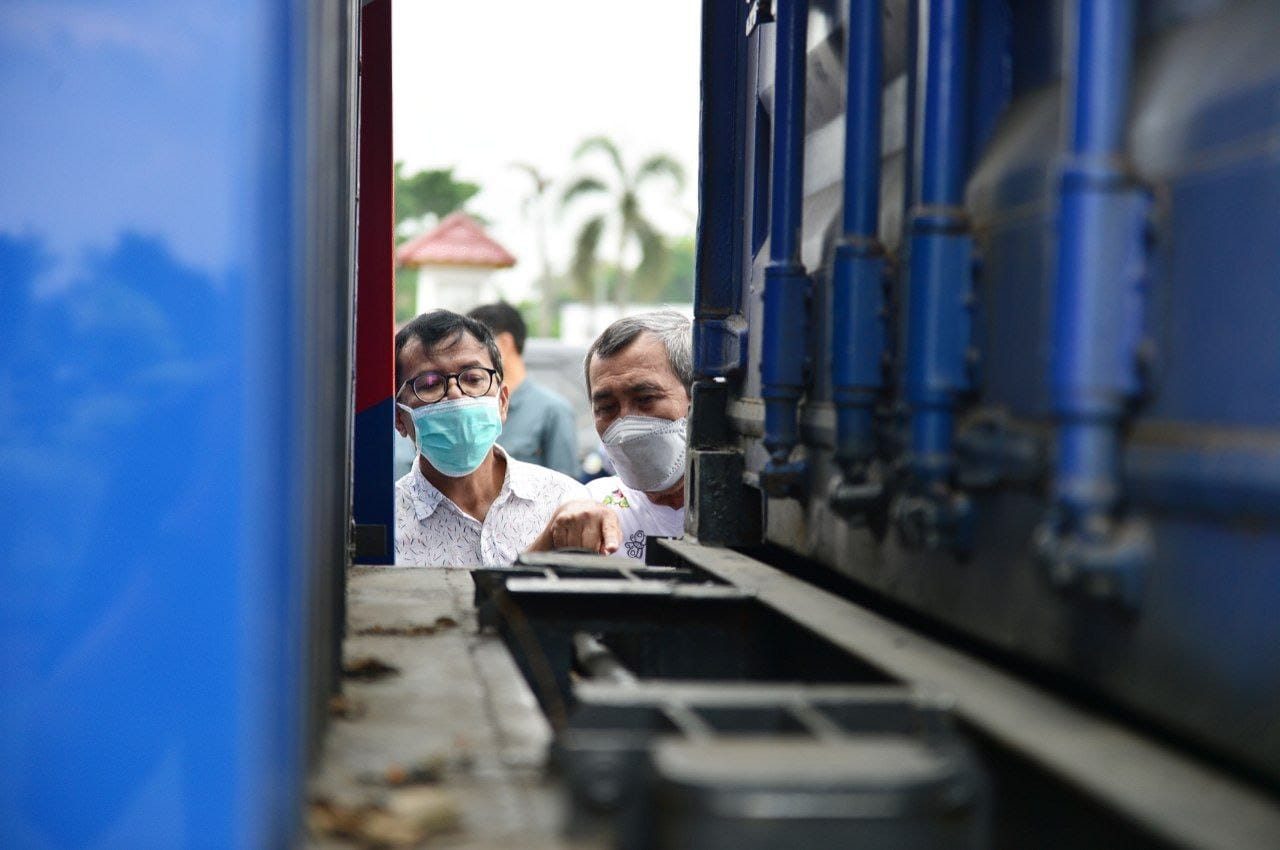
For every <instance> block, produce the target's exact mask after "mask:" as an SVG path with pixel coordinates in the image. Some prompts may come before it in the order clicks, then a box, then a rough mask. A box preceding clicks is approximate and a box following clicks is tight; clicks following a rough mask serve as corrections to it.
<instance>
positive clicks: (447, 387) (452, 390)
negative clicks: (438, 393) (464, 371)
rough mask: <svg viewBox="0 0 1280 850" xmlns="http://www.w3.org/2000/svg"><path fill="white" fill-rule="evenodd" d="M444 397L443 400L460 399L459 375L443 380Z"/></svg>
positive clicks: (460, 380)
mask: <svg viewBox="0 0 1280 850" xmlns="http://www.w3.org/2000/svg"><path fill="white" fill-rule="evenodd" d="M444 395H445V398H462V396H463V395H464V393H463V392H462V377H461V376H460V375H448V376H447V377H445V379H444Z"/></svg>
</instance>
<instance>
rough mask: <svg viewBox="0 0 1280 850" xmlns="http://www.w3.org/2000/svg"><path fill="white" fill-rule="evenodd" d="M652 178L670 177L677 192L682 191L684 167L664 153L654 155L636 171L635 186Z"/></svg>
mask: <svg viewBox="0 0 1280 850" xmlns="http://www.w3.org/2000/svg"><path fill="white" fill-rule="evenodd" d="M654 177H670V178H671V181H672V182H673V183H675V185H676V191H677V192H680V191H683V190H684V166H683V165H681V164H680V163H679V162H678V161H676V159H675V158H674V157H671V156H667V155H666V154H664V153H660V154H654V155H653V156H651V157H649V158H648V159H646V160H645V161H644V162H642V163H640V167H639V168H638V169H636V180H635V182H636V185H637V186H639V185H640V184H641V183H643V182H644V181H645V180H646V179H649V178H654Z"/></svg>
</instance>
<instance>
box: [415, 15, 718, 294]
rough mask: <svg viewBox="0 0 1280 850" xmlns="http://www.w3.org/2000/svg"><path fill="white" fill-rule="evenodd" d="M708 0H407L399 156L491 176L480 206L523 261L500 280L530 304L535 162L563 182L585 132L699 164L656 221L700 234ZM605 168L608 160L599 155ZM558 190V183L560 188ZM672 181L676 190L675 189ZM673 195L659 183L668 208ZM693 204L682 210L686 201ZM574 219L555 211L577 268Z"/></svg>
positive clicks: (560, 251)
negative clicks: (527, 201)
mask: <svg viewBox="0 0 1280 850" xmlns="http://www.w3.org/2000/svg"><path fill="white" fill-rule="evenodd" d="M699 6H700V4H699V3H698V2H696V0H646V2H644V3H629V2H624V0H536V2H534V0H466V2H457V0H395V4H394V6H393V7H392V15H393V23H392V26H393V36H392V37H393V54H392V55H393V58H394V69H393V70H394V80H393V86H394V111H395V136H394V138H395V155H396V158H397V159H399V160H403V161H404V163H405V166H406V169H407V170H409V171H416V170H418V169H423V168H441V167H448V166H454V167H455V168H456V171H455V175H456V176H457V177H458V178H460V179H463V180H471V181H474V182H476V183H479V184H481V186H483V192H482V193H481V194H480V195H478V196H477V197H476V198H475V199H474V200H473V201H472V202H471V204H470V205H469V207H470V208H473V209H475V210H476V211H477V212H479V213H481V214H482V215H484V216H485V217H487V218H488V219H490V220H491V221H492V223H493V224H492V229H491V232H492V234H493V235H494V237H495V238H497V239H498V240H499V241H500V242H502V243H503V244H504V245H506V246H507V248H509V249H510V250H511V251H512V252H513V253H514V254H515V255H516V257H517V258H518V260H519V262H518V263H517V265H516V268H514V269H512V270H511V271H509V272H503V273H501V275H502V276H501V277H500V278H499V279H498V282H499V283H500V285H501V286H502V287H503V289H504V291H505V292H506V294H507V295H508V297H510V298H512V299H514V300H520V299H522V298H524V297H526V296H527V294H528V284H529V283H530V282H531V281H532V280H533V279H534V278H535V277H536V275H537V271H538V269H537V259H536V250H535V245H536V242H535V241H534V239H533V235H532V228H531V227H530V226H529V225H528V224H527V223H526V221H525V220H524V219H523V218H522V215H521V200H522V198H523V197H524V195H525V193H526V192H527V188H528V185H529V184H528V180H527V178H525V177H524V176H523V175H521V174H520V173H518V172H515V171H513V170H512V169H511V168H510V167H509V165H510V163H511V162H513V161H516V160H522V161H526V162H530V163H533V164H534V165H536V166H537V167H539V168H540V169H543V170H544V171H545V172H546V173H548V174H549V175H550V176H553V177H556V178H560V179H561V180H564V179H566V178H568V177H570V176H572V174H574V173H576V172H575V170H574V167H573V164H572V161H571V155H572V153H573V151H574V149H575V148H576V146H577V144H578V142H580V141H581V140H582V139H584V138H586V137H588V136H592V135H597V134H605V135H608V136H610V137H612V138H613V139H614V140H615V141H617V142H618V144H619V146H620V147H621V149H622V152H623V156H624V158H626V159H627V160H628V162H629V163H630V164H631V165H632V167H634V163H635V162H638V161H640V160H641V159H643V158H644V157H646V156H648V155H650V154H653V153H656V152H659V151H661V152H665V153H669V154H671V155H673V156H675V157H676V158H677V159H678V160H679V161H680V162H681V163H683V165H684V166H685V169H686V171H687V173H688V183H687V185H686V187H685V191H684V193H683V195H682V196H681V197H680V198H679V199H678V200H673V201H672V202H671V203H672V206H671V207H669V208H667V209H660V210H658V214H657V218H658V219H659V221H660V223H661V224H662V225H663V226H664V228H665V229H666V230H667V231H668V232H669V233H671V234H672V235H682V233H690V234H691V233H692V232H693V226H694V211H695V207H696V198H697V190H696V180H697V161H698V101H699V97H698V76H699V72H698V65H699ZM596 165H599V162H598V161H597V163H596ZM557 188H559V187H557ZM663 188H664V189H665V187H663ZM668 195H669V193H667V192H665V191H662V192H655V193H654V195H652V196H651V198H650V200H652V201H655V202H657V203H658V204H659V205H660V206H661V205H662V204H663V203H664V202H665V201H666V197H665V196H668ZM677 204H678V206H679V207H680V208H681V209H683V212H680V211H678V210H677V209H675V208H674V207H675V205H677ZM573 224H574V222H573V221H557V219H556V218H555V217H552V219H551V228H550V229H551V239H550V241H551V243H552V254H553V256H552V261H553V266H554V268H555V269H556V270H557V271H559V270H562V269H563V267H564V262H565V259H566V258H567V257H568V254H569V251H570V246H571V244H572V235H573V233H572V232H573Z"/></svg>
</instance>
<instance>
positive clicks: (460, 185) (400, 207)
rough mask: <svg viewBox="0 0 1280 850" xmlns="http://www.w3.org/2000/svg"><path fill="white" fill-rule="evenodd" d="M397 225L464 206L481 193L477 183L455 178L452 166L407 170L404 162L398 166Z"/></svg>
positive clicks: (396, 167)
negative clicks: (407, 171)
mask: <svg viewBox="0 0 1280 850" xmlns="http://www.w3.org/2000/svg"><path fill="white" fill-rule="evenodd" d="M395 175H396V225H397V226H399V225H400V223H401V222H404V221H409V220H412V219H415V218H422V217H423V216H425V215H435V216H437V217H439V218H443V217H444V216H446V215H448V214H449V213H451V212H453V211H454V210H458V209H461V208H462V207H463V205H464V204H466V202H467V201H469V200H471V199H472V198H473V197H475V196H476V195H477V194H479V192H480V186H479V185H478V184H476V183H468V182H466V181H463V180H456V179H454V176H453V169H452V168H435V169H427V170H425V171H417V172H414V173H413V174H408V175H406V174H405V173H404V163H403V162H397V163H396V165H395Z"/></svg>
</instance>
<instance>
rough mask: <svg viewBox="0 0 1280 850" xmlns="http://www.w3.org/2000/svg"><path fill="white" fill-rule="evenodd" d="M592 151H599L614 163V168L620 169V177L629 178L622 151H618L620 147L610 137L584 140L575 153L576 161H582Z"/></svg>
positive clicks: (595, 137)
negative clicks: (623, 162)
mask: <svg viewBox="0 0 1280 850" xmlns="http://www.w3.org/2000/svg"><path fill="white" fill-rule="evenodd" d="M592 151H599V152H600V153H603V154H604V155H605V156H607V157H609V159H611V160H612V161H613V167H614V168H616V169H618V176H619V177H621V178H623V179H624V180H625V179H626V177H627V168H626V166H624V165H623V164H622V151H620V150H618V145H617V144H616V143H615V142H614V141H613V139H610V138H609V137H608V136H592V137H591V138H589V139H584V140H583V141H582V143H581V144H580V145H578V149H577V150H575V151H574V152H573V158H574V159H581V158H582V157H584V156H586V155H587V154H589V153H591V152H592Z"/></svg>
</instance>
